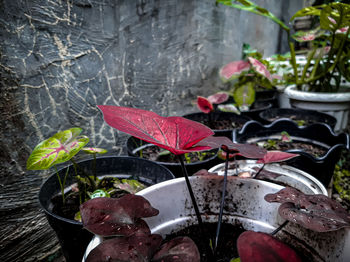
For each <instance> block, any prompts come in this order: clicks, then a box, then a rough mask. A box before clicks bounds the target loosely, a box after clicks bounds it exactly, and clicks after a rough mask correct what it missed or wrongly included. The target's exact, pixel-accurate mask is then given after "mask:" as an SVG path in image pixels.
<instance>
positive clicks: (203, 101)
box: [197, 96, 214, 114]
mask: <svg viewBox="0 0 350 262" xmlns="http://www.w3.org/2000/svg"><path fill="white" fill-rule="evenodd" d="M197 106H198V108H199V110H201V111H202V112H203V113H204V114H209V113H210V112H213V111H214V106H213V104H212V103H211V102H210V101H209V100H208V99H207V98H205V97H202V96H198V97H197Z"/></svg>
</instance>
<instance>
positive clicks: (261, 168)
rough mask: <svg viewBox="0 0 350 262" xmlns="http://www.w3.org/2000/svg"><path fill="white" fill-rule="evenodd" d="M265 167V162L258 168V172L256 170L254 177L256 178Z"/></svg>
mask: <svg viewBox="0 0 350 262" xmlns="http://www.w3.org/2000/svg"><path fill="white" fill-rule="evenodd" d="M264 167H265V163H264V164H263V165H262V166H261V167H260V169H259V170H258V172H256V174H255V175H254V177H253V178H256V177H257V176H258V175H259V174H260V172H261V171H262V170H263V169H264Z"/></svg>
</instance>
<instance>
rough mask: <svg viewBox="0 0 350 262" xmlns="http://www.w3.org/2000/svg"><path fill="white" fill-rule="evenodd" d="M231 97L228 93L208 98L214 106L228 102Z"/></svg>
mask: <svg viewBox="0 0 350 262" xmlns="http://www.w3.org/2000/svg"><path fill="white" fill-rule="evenodd" d="M228 98H229V95H228V94H227V93H223V92H220V93H216V94H214V95H211V96H208V101H209V102H210V103H212V104H221V103H224V102H226V101H227V100H228Z"/></svg>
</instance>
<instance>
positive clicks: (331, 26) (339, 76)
mask: <svg viewBox="0 0 350 262" xmlns="http://www.w3.org/2000/svg"><path fill="white" fill-rule="evenodd" d="M235 2H239V3H235ZM235 2H234V1H228V0H217V3H220V4H223V5H226V6H230V7H233V8H236V9H239V10H243V11H248V12H251V13H254V14H257V15H261V16H264V17H267V18H268V19H270V20H271V21H273V22H274V23H276V24H278V25H279V26H280V28H282V29H283V30H284V31H285V32H286V33H287V36H288V46H289V48H290V65H291V67H292V69H293V72H292V73H286V74H285V75H283V82H284V83H285V85H288V84H294V85H296V86H297V88H298V89H299V90H304V91H315V92H337V91H339V90H342V89H341V88H342V80H343V78H345V79H346V80H347V81H350V73H349V72H350V70H349V68H350V49H349V46H350V44H349V43H350V38H349V27H350V5H349V4H345V3H338V2H332V3H327V4H322V5H318V6H310V7H306V8H303V9H301V10H299V11H298V12H296V13H295V14H294V15H293V17H292V18H291V21H293V20H294V19H295V18H297V17H304V16H313V17H317V18H319V24H317V25H316V26H315V28H313V29H312V30H310V31H304V32H296V33H295V34H292V29H291V28H289V27H288V26H287V25H286V24H285V23H283V22H282V21H281V20H280V19H278V18H277V17H276V16H275V15H273V14H272V13H271V12H269V11H268V10H266V9H265V8H262V7H261V6H258V5H257V4H255V3H253V2H252V1H250V0H237V1H235ZM294 40H295V41H300V42H309V43H310V45H311V50H310V52H309V53H308V54H307V58H306V63H305V64H297V59H296V52H295V48H294Z"/></svg>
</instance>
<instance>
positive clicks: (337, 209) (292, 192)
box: [265, 187, 350, 232]
mask: <svg viewBox="0 0 350 262" xmlns="http://www.w3.org/2000/svg"><path fill="white" fill-rule="evenodd" d="M265 200H266V201H268V202H278V203H282V205H281V206H280V207H279V209H278V212H279V214H280V215H281V216H282V217H283V218H284V219H287V220H289V221H292V222H294V223H298V224H299V225H301V226H303V227H305V228H308V229H311V230H314V231H317V232H328V231H334V230H338V229H340V228H342V227H350V214H349V213H348V212H347V211H346V210H345V209H344V208H343V207H342V206H341V205H340V203H338V202H337V201H335V200H332V199H331V198H329V197H327V196H325V195H321V194H317V195H306V194H303V193H302V192H300V191H298V190H297V189H294V188H290V187H287V188H284V189H282V190H280V191H279V192H277V193H275V194H268V195H266V196H265Z"/></svg>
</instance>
